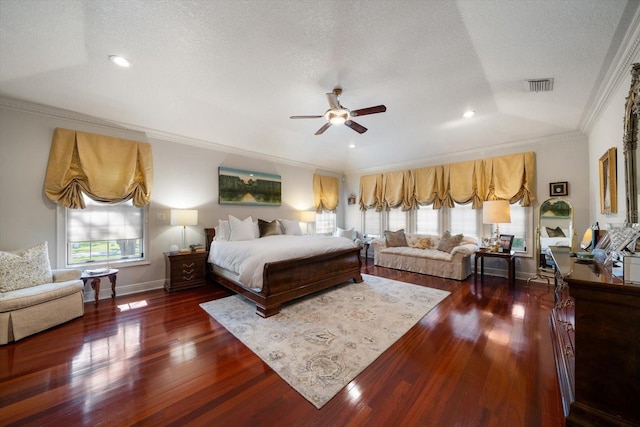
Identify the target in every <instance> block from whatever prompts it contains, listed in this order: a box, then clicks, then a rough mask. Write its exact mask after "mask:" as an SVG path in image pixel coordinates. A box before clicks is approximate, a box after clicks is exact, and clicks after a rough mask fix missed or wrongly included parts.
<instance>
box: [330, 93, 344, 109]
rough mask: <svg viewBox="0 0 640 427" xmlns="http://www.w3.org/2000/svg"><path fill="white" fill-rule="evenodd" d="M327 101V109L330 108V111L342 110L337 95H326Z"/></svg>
mask: <svg viewBox="0 0 640 427" xmlns="http://www.w3.org/2000/svg"><path fill="white" fill-rule="evenodd" d="M327 101H329V107H331V109H332V110H339V109H340V108H342V106H341V105H340V101H339V100H338V95H336V94H335V93H328V94H327Z"/></svg>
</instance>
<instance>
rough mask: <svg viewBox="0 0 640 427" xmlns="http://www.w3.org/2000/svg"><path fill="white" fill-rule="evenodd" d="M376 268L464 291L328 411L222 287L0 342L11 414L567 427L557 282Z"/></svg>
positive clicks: (62, 419) (79, 419) (157, 296)
mask: <svg viewBox="0 0 640 427" xmlns="http://www.w3.org/2000/svg"><path fill="white" fill-rule="evenodd" d="M363 272H364V273H368V274H373V275H378V276H384V277H388V278H391V279H396V280H400V281H405V282H410V283H415V284H420V285H425V286H430V287H434V288H440V289H445V290H448V291H451V293H452V294H451V296H450V297H448V298H447V299H446V300H445V301H443V302H442V303H441V304H440V305H438V306H437V307H436V308H435V309H434V310H432V311H431V312H430V313H429V314H428V315H427V316H425V317H424V318H423V319H422V320H421V321H420V322H419V323H418V324H417V325H416V326H415V327H413V328H412V329H411V330H410V331H409V332H408V333H407V334H406V335H405V336H403V337H402V338H401V339H400V340H399V341H398V342H396V343H395V344H394V345H393V346H392V347H391V348H390V349H389V350H388V351H386V352H385V353H384V354H383V355H382V356H380V357H379V358H378V359H377V360H376V361H375V362H374V363H373V364H371V365H370V366H369V367H368V368H367V369H366V370H365V371H364V372H362V373H361V374H360V375H358V376H357V377H356V378H355V379H354V380H353V381H352V382H351V383H350V384H348V385H347V386H346V387H345V388H344V389H343V390H342V391H340V392H339V393H338V394H337V395H336V396H335V397H334V398H333V399H332V400H331V401H330V402H329V403H327V404H326V405H325V406H324V407H323V408H322V409H320V410H318V409H316V408H315V407H314V406H313V405H312V404H311V403H309V402H307V401H306V400H305V399H304V398H303V397H302V396H300V395H299V394H298V393H297V392H296V391H294V390H293V389H292V388H291V387H289V386H288V385H287V384H286V383H285V382H284V381H283V380H282V379H281V378H280V377H279V376H278V375H277V374H275V373H274V372H273V371H272V370H271V369H270V368H269V367H268V366H267V365H266V364H265V363H264V362H262V361H261V360H260V359H259V358H258V357H257V356H256V355H254V354H253V353H252V352H251V351H250V350H248V349H247V348H246V347H245V346H244V345H243V344H242V343H240V342H239V341H238V340H237V339H236V338H235V337H233V336H232V335H231V334H230V333H229V332H227V331H226V329H224V328H223V327H222V326H220V325H219V324H218V323H217V322H216V321H215V320H213V319H212V318H210V317H209V316H208V315H207V314H206V313H205V312H204V311H203V310H202V309H201V308H200V307H199V306H198V304H199V303H201V302H205V301H210V300H212V299H216V298H221V297H224V296H227V295H229V292H227V291H225V290H224V289H222V288H220V287H218V286H217V285H209V286H207V287H205V288H198V289H194V290H187V291H181V292H177V293H173V294H167V293H165V292H164V290H154V291H149V292H145V293H140V294H136V295H128V296H119V297H118V298H117V300H116V302H112V301H111V300H102V301H100V305H99V307H98V308H95V307H94V305H93V304H92V303H87V304H86V305H85V314H84V316H83V317H82V318H79V319H76V320H73V321H71V322H69V323H67V324H64V325H61V326H59V327H57V328H54V329H51V330H48V331H45V332H43V333H40V334H37V335H34V336H31V337H28V338H25V339H23V340H21V341H18V342H17V343H12V344H9V345H5V346H0V425H2V426H8V425H20V426H24V425H37V426H48V425H51V426H65V427H66V426H77V425H92V426H121V425H133V424H136V425H153V426H159V425H176V426H182V425H207V426H211V425H223V426H229V427H230V426H245V425H247V426H259V425H264V426H273V425H281V426H315V425H318V426H342V425H350V426H351V425H353V426H360V425H362V426H364V425H367V426H378V425H380V426H394V425H402V426H554V427H556V426H563V425H564V418H563V414H562V406H561V403H560V392H559V388H558V383H557V379H556V373H555V366H554V363H553V350H552V348H551V338H550V333H549V329H548V325H547V322H548V316H549V312H550V309H551V307H552V305H553V292H552V291H551V290H548V289H547V287H546V284H545V285H538V284H536V285H534V286H532V287H530V288H527V287H525V283H524V282H520V281H518V282H517V284H516V286H515V288H511V289H510V288H509V286H508V285H507V280H506V279H503V278H492V277H486V278H485V282H484V284H483V285H482V286H480V285H479V284H478V285H477V286H476V285H475V284H474V281H473V276H472V277H471V278H469V279H467V280H465V281H463V282H457V281H453V280H445V279H438V278H434V277H430V276H424V275H420V274H413V273H406V272H401V271H396V270H390V269H385V268H379V267H374V266H373V265H372V261H371V260H369V263H368V265H364V266H363Z"/></svg>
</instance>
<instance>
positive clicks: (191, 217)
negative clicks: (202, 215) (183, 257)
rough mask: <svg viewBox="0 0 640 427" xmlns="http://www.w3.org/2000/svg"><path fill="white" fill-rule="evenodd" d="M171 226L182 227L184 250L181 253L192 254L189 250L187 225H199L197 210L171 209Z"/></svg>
mask: <svg viewBox="0 0 640 427" xmlns="http://www.w3.org/2000/svg"><path fill="white" fill-rule="evenodd" d="M171 225H181V226H182V248H181V249H180V252H190V250H189V248H187V237H186V233H187V225H198V211H197V210H196V209H171Z"/></svg>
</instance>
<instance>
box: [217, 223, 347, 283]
mask: <svg viewBox="0 0 640 427" xmlns="http://www.w3.org/2000/svg"><path fill="white" fill-rule="evenodd" d="M355 247H357V245H356V243H355V242H353V241H352V240H350V239H347V238H344V237H329V236H290V235H278V236H267V237H261V238H259V239H253V240H241V241H232V242H229V241H224V240H214V241H213V242H212V243H211V250H210V251H209V262H210V263H212V264H215V265H217V266H219V267H222V268H224V269H226V270H229V271H232V272H234V273H236V274H237V275H238V276H239V280H240V282H241V283H242V284H244V285H245V286H248V287H250V288H253V289H262V273H263V270H264V265H265V263H267V262H273V261H282V260H285V259H290V258H299V257H305V256H311V255H320V254H324V253H328V252H335V251H338V250H342V249H350V248H355Z"/></svg>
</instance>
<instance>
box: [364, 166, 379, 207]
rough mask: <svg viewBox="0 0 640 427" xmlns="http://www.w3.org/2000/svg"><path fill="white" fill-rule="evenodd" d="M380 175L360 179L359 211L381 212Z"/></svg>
mask: <svg viewBox="0 0 640 427" xmlns="http://www.w3.org/2000/svg"><path fill="white" fill-rule="evenodd" d="M382 189H383V187H382V174H377V175H366V176H362V177H360V210H362V211H364V210H367V209H371V208H373V209H375V210H376V211H381V210H382V200H383V197H382Z"/></svg>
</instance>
